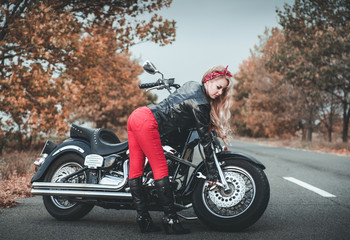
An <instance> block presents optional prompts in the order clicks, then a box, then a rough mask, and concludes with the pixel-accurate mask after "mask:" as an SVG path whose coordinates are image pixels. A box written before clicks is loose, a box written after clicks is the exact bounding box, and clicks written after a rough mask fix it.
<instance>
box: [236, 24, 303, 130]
mask: <svg viewBox="0 0 350 240" xmlns="http://www.w3.org/2000/svg"><path fill="white" fill-rule="evenodd" d="M280 38H281V34H280V32H279V31H278V30H274V31H273V35H272V36H269V34H268V30H266V32H265V35H264V36H260V40H261V43H260V46H257V47H255V52H252V53H251V56H250V57H249V59H248V60H246V61H244V62H243V63H242V64H241V65H240V68H239V72H238V73H236V74H235V76H234V77H235V79H236V81H237V84H235V86H234V88H235V94H234V98H235V101H236V104H234V106H235V109H234V114H233V116H235V119H234V122H235V124H236V126H238V129H239V130H241V131H242V130H244V131H246V133H248V134H249V135H251V136H254V137H276V136H278V137H285V136H290V135H294V134H295V132H296V131H297V129H298V121H299V118H300V109H301V108H300V105H301V102H300V101H299V99H300V97H299V93H298V91H297V89H295V88H294V87H293V86H292V85H291V84H289V83H287V82H284V81H283V76H282V75H280V74H278V73H277V72H274V73H271V72H269V71H267V69H266V68H265V56H264V54H263V53H264V52H267V51H270V50H269V49H270V48H273V47H275V46H276V45H277V44H278V42H279V41H281V40H280ZM242 128H243V129H242Z"/></svg>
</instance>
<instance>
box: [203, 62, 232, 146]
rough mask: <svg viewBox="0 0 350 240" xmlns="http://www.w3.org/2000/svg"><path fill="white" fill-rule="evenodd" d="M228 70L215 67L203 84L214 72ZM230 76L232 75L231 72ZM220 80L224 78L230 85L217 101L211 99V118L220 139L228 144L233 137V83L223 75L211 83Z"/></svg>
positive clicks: (209, 71) (208, 72)
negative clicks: (231, 118) (231, 125)
mask: <svg viewBox="0 0 350 240" xmlns="http://www.w3.org/2000/svg"><path fill="white" fill-rule="evenodd" d="M225 70H226V68H225V67H224V66H214V67H212V68H210V69H208V71H207V72H206V73H205V74H204V75H203V78H202V83H204V80H205V78H206V76H207V75H208V74H210V73H214V72H225ZM227 73H228V74H230V75H232V74H231V73H230V72H229V71H227ZM219 78H224V79H226V80H227V82H228V85H227V87H226V89H225V90H224V91H223V93H222V94H221V95H220V96H219V97H218V98H217V99H215V100H214V99H210V100H209V102H210V105H211V111H210V118H211V122H212V124H213V125H214V127H215V130H216V132H217V134H218V136H219V137H220V138H222V139H223V140H224V142H225V143H226V144H227V143H228V141H229V140H230V137H231V127H230V121H229V120H230V117H231V108H232V104H233V98H232V97H233V83H232V79H231V77H229V76H228V75H221V76H218V77H215V78H213V79H211V80H209V81H212V80H216V79H219Z"/></svg>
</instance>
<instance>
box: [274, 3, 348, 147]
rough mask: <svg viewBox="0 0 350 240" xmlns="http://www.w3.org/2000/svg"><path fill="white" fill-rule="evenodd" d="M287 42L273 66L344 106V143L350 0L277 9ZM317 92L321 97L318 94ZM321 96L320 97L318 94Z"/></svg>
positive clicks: (344, 135)
mask: <svg viewBox="0 0 350 240" xmlns="http://www.w3.org/2000/svg"><path fill="white" fill-rule="evenodd" d="M277 13H278V16H279V18H280V21H279V22H280V24H281V26H282V27H283V31H284V34H285V39H286V41H285V43H284V44H282V45H281V46H280V48H279V52H276V53H275V55H274V56H273V57H272V58H271V61H270V63H269V66H270V67H272V69H274V70H277V71H279V72H280V73H281V74H283V75H285V76H286V77H287V78H288V80H289V81H290V82H292V83H293V84H295V85H299V86H303V88H304V89H309V90H312V89H314V90H315V93H316V91H321V92H322V91H323V92H328V93H329V94H332V95H334V96H335V97H336V98H337V99H338V100H339V101H340V102H341V103H342V108H343V134H342V138H343V142H347V141H348V129H349V120H350V69H349V62H350V54H349V53H350V45H349V42H350V34H349V33H350V2H349V1H347V0H329V1H322V0H296V1H295V4H294V5H293V6H289V5H288V4H286V5H285V6H284V10H277ZM316 95H317V96H316ZM315 96H316V97H317V98H319V97H320V94H319V93H316V94H315Z"/></svg>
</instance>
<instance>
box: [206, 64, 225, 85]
mask: <svg viewBox="0 0 350 240" xmlns="http://www.w3.org/2000/svg"><path fill="white" fill-rule="evenodd" d="M227 68H228V65H227V66H226V68H225V71H224V72H212V73H209V74H208V75H207V76H205V78H204V79H203V83H205V82H208V81H210V80H212V79H214V78H217V77H219V76H229V77H232V75H231V74H229V73H228V72H227Z"/></svg>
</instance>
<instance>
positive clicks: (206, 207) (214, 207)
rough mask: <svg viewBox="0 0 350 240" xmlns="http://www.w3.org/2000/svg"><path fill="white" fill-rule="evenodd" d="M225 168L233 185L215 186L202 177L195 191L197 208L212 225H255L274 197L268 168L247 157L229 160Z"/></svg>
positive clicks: (227, 228)
mask: <svg viewBox="0 0 350 240" xmlns="http://www.w3.org/2000/svg"><path fill="white" fill-rule="evenodd" d="M225 162H226V165H225V167H223V172H224V176H225V179H226V181H227V183H228V185H229V187H230V190H229V191H226V192H225V191H224V189H223V188H221V187H218V186H217V187H215V188H214V189H211V188H210V186H209V184H208V182H207V181H206V180H204V179H201V180H200V181H199V183H198V185H197V187H196V189H195V191H194V193H193V208H194V210H195V212H196V214H197V216H198V218H199V219H200V220H201V221H202V222H204V223H205V224H207V225H208V226H210V227H212V228H214V229H217V230H225V231H239V230H242V229H244V228H247V227H249V226H251V225H252V224H254V223H255V222H256V221H257V220H258V219H259V218H260V217H261V215H262V214H263V213H264V211H265V209H266V207H267V204H268V202H269V198H270V186H269V182H268V180H267V177H266V175H265V173H264V171H263V170H262V169H261V168H259V167H258V166H256V165H253V164H251V163H249V162H247V161H244V160H226V161H225Z"/></svg>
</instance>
